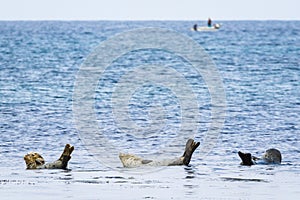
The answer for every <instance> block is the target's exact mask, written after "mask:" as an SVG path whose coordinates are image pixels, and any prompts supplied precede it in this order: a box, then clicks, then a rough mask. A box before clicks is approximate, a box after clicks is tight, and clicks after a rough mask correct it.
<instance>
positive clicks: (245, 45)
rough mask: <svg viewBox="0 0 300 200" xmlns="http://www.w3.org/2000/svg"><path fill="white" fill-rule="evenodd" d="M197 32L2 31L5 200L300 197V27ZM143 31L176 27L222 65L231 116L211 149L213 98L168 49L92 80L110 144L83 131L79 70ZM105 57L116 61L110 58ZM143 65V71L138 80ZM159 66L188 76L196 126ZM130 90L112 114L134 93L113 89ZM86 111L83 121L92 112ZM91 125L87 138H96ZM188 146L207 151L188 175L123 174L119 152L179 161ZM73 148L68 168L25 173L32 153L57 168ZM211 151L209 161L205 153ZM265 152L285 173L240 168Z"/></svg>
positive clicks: (186, 27)
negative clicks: (101, 49)
mask: <svg viewBox="0 0 300 200" xmlns="http://www.w3.org/2000/svg"><path fill="white" fill-rule="evenodd" d="M194 23H195V22H192V21H153V22H152V21H146V22H142V21H138V22H134V21H83V22H81V21H16V22H14V21H11V22H5V21H2V22H0V133H1V135H0V160H1V161H0V163H1V165H0V194H1V199H23V198H24V197H25V199H29V198H30V199H32V198H39V199H53V198H55V197H56V198H57V196H58V197H59V198H62V199H120V198H122V199H187V198H189V199H283V198H284V199H298V198H299V196H300V190H299V188H300V162H299V155H300V143H299V141H300V134H299V132H300V120H299V119H300V56H299V55H300V22H299V21H224V22H221V23H222V27H221V29H220V30H219V31H215V32H211V31H209V32H193V31H191V27H192V25H193V24H194ZM201 23H203V24H205V22H201ZM147 27H154V28H157V29H158V28H164V29H169V30H171V31H175V32H176V33H177V34H178V35H182V36H184V37H186V38H190V39H192V40H194V41H195V42H196V44H198V45H200V46H201V47H202V48H203V49H204V50H205V52H206V53H207V55H209V57H210V58H211V60H212V62H213V63H214V64H215V65H214V66H215V68H216V69H217V71H218V75H219V77H220V80H221V81H222V85H221V86H222V88H221V89H223V91H224V92H225V97H224V99H223V100H224V102H225V103H226V105H224V107H223V108H224V109H225V110H224V112H225V114H226V116H225V118H224V123H222V126H221V127H220V128H221V130H220V132H219V133H218V135H217V137H215V138H213V143H212V144H210V143H208V140H207V139H206V138H207V135H208V134H207V133H208V130H209V127H210V125H211V124H212V121H213V120H212V111H213V103H212V98H211V97H212V93H211V92H212V91H211V90H210V87H209V86H208V85H207V81H206V79H205V77H203V76H200V75H197V74H195V73H196V72H195V71H193V68H192V67H191V65H190V63H188V62H186V61H184V60H183V59H182V58H180V57H178V56H176V55H174V53H172V52H168V51H162V50H161V49H159V50H153V49H138V50H135V51H131V52H128V53H127V54H122V55H119V57H117V58H116V59H115V61H114V62H113V63H109V64H110V65H108V66H107V68H106V69H105V72H103V73H102V74H101V75H102V76H101V77H100V76H99V79H98V80H97V81H96V82H95V84H96V87H95V88H92V89H93V90H92V91H93V94H94V96H93V98H92V100H93V111H94V112H95V118H96V123H97V124H96V125H97V127H96V129H98V130H101V136H102V137H103V138H105V140H103V138H100V139H99V132H90V133H89V132H88V133H82V132H81V130H80V129H78V124H80V123H81V121H85V120H86V121H87V124H89V121H88V119H89V117H87V116H84V115H82V116H79V118H78V115H76V104H74V97H76V96H75V95H74V92H76V91H77V89H78V88H77V85H76V84H77V83H78V79H79V78H78V77H80V74H81V72H82V71H80V70H81V69H82V66H84V63H87V61H90V60H93V59H92V58H93V57H92V58H91V57H88V56H89V55H91V54H92V53H93V52H95V49H96V47H97V46H98V45H99V44H103V42H105V41H107V40H108V39H110V38H112V37H114V36H117V35H118V34H122V33H126V32H128V31H131V30H135V29H137V28H147ZM143 34H144V33H143V32H141V35H143ZM166 39H167V40H166V42H168V44H174V46H176V50H182V49H183V50H182V51H183V52H184V51H185V48H187V51H188V50H190V49H189V47H187V45H186V44H184V43H181V45H177V44H178V43H176V42H177V41H176V40H173V39H174V38H166ZM146 42H147V40H146ZM152 42H153V41H152ZM149 43H151V41H150V42H149ZM116 44H117V45H118V43H116ZM122 48H123V46H122V45H120V46H119V47H118V48H116V49H122ZM105 53H107V54H108V55H109V53H110V49H109V48H108V50H107V52H105ZM189 53H190V54H192V53H193V52H189ZM101 56H102V55H100V58H101ZM199 59H201V58H199ZM100 61H101V59H100ZM138 66H146V69H145V70H144V69H143V68H142V70H139V71H134V70H135V69H136V68H137V67H138ZM149 66H150V67H149ZM151 66H152V67H151ZM155 66H167V67H169V68H172V69H174V70H176V71H177V72H178V73H179V74H180V75H182V76H183V77H184V81H186V83H185V84H187V85H188V86H189V87H190V88H191V91H192V93H193V95H195V98H194V99H193V98H192V97H191V98H186V99H185V100H186V101H185V103H186V104H187V105H190V104H191V105H192V104H194V103H195V101H196V103H197V105H198V107H197V109H196V111H197V112H198V113H199V116H198V117H195V116H188V117H187V118H188V119H189V120H190V121H188V122H187V121H183V120H182V119H185V118H184V117H182V116H183V113H185V112H186V111H190V112H188V113H192V114H193V112H195V111H194V110H193V111H191V110H189V109H190V107H185V104H184V102H183V101H182V99H181V97H180V95H182V96H190V95H186V93H185V91H184V90H181V89H182V87H181V85H180V83H181V82H180V81H182V79H180V78H179V77H180V76H178V77H177V76H174V75H172V74H171V75H172V76H170V77H171V78H170V79H165V78H164V77H165V75H168V73H171V72H173V71H164V72H163V71H162V69H161V68H155ZM163 69H164V68H163ZM147 70H148V71H147ZM151 70H152V71H151ZM153 70H154V71H155V72H156V73H154V75H153V74H151V72H153ZM137 72H138V73H137ZM144 72H145V73H144ZM157 72H158V73H157ZM139 73H140V74H139ZM143 73H144V74H143ZM126 74H131V76H127V77H126ZM88 75H89V76H91V74H88ZM124 75H125V79H124V78H123V79H122V77H124ZM160 75H161V76H162V78H160ZM89 76H86V77H85V78H86V80H89ZM141 77H142V78H141ZM157 77H158V78H157ZM155 78H156V79H155ZM163 79H165V80H163ZM124 80H125V82H126V81H127V82H126V83H128V82H130V81H131V82H130V84H131V85H130V86H134V87H131V88H129V89H133V90H132V91H130V92H131V93H125V92H124V94H125V97H126V98H127V97H130V98H129V100H130V102H129V105H128V107H127V110H125V111H124V110H122V109H121V111H120V110H118V109H116V110H113V106H112V101H111V99H113V100H115V101H116V102H117V103H120V100H122V98H123V97H124V94H122V93H120V91H122V90H125V89H126V88H122V87H119V89H122V90H119V91H118V90H117V89H118V86H119V85H120V82H122V81H124ZM149 80H150V81H149ZM151 80H157V81H158V82H156V81H152V82H151ZM160 80H163V81H162V82H159V81H160ZM139 81H142V82H139ZM164 83H165V84H167V85H162V84H164ZM168 83H172V84H175V86H174V85H168ZM176 84H178V85H176ZM125 86H126V84H125ZM138 86H139V87H138ZM176 88H177V89H178V88H179V90H176ZM172 89H175V91H174V90H173V91H172ZM79 91H80V90H79ZM126 91H127V90H126ZM181 91H182V93H181ZM80 92H82V91H80ZM191 96H192V95H191ZM83 98H85V97H83ZM89 100H90V99H87V101H89ZM117 105H119V104H117ZM80 108H83V111H85V108H86V105H85V104H82V105H80ZM117 108H118V107H117ZM123 114H127V115H128V116H129V118H126V117H128V116H127V115H126V116H125V117H124V118H123ZM153 117H154V118H153ZM120 119H121V122H120V121H118V120H120ZM123 119H124V120H123ZM122 120H123V121H122ZM132 121H133V122H134V123H135V125H132V124H131V122H132ZM194 123H196V125H197V129H196V131H195V130H194V129H193V126H194ZM120 124H121V125H122V126H121V127H119V126H118V125H120ZM94 125H95V124H92V123H91V125H90V127H88V128H91V130H93V129H95V126H94ZM185 125H187V128H186V129H184V130H181V128H182V127H183V126H185ZM136 127H139V129H137V130H134V131H133V130H132V129H131V128H136ZM189 128H190V129H189ZM87 130H89V129H87ZM187 137H194V138H195V140H196V141H200V142H201V145H200V147H199V149H197V150H196V151H195V153H194V155H193V158H192V160H191V163H190V166H188V167H184V166H172V167H164V168H151V169H149V168H146V169H145V168H141V169H123V168H122V165H121V162H120V161H119V160H118V157H117V154H116V152H119V151H120V152H121V151H122V152H129V153H135V154H137V155H140V156H142V157H147V158H150V159H152V158H165V157H172V158H173V157H178V156H180V155H181V154H182V153H183V150H184V144H185V139H186V138H187ZM87 138H88V139H87ZM101 141H103V142H102V144H99V143H101ZM66 143H70V144H72V145H74V146H75V150H74V152H73V154H72V159H71V160H70V162H69V166H68V168H69V170H26V169H25V168H26V166H25V163H24V161H23V156H24V155H25V154H26V153H28V152H30V151H36V152H39V153H41V154H42V155H43V157H44V158H45V159H46V161H54V160H55V159H57V158H58V157H59V155H60V153H61V151H62V150H63V147H64V145H65V144H66ZM207 144H209V145H207ZM205 145H207V146H209V151H208V154H205V155H204V154H202V153H203V152H205V149H207V148H206V147H207V146H205ZM103 146H104V147H105V148H104V149H103ZM201 147H202V148H201ZM204 147H205V148H204ZM268 148H277V149H279V150H280V151H281V153H282V156H283V161H282V164H280V165H255V166H251V167H245V166H240V165H239V164H240V159H239V157H238V155H237V152H238V151H245V152H250V153H252V154H253V155H256V156H259V155H261V154H263V153H264V151H265V150H266V149H268ZM98 150H99V151H98Z"/></svg>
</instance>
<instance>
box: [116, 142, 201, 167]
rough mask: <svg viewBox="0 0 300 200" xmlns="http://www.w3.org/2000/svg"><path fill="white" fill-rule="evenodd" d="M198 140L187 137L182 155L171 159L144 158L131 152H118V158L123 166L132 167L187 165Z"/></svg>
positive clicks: (197, 144)
mask: <svg viewBox="0 0 300 200" xmlns="http://www.w3.org/2000/svg"><path fill="white" fill-rule="evenodd" d="M199 145H200V142H195V141H194V140H193V139H188V141H187V142H186V146H185V151H184V153H183V155H182V156H181V157H179V158H177V159H173V160H161V161H154V160H146V159H143V158H140V157H138V156H136V155H133V154H124V153H120V154H119V158H120V160H121V162H122V164H123V166H124V167H127V168H133V167H140V166H172V165H189V163H190V161H191V158H192V155H193V153H194V151H195V150H196V149H197V147H198V146H199Z"/></svg>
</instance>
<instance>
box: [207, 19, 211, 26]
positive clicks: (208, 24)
mask: <svg viewBox="0 0 300 200" xmlns="http://www.w3.org/2000/svg"><path fill="white" fill-rule="evenodd" d="M207 26H208V27H211V19H210V18H208V21H207Z"/></svg>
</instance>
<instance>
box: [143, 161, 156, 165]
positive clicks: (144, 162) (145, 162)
mask: <svg viewBox="0 0 300 200" xmlns="http://www.w3.org/2000/svg"><path fill="white" fill-rule="evenodd" d="M152 161H153V160H142V164H143V165H145V164H148V163H151V162H152Z"/></svg>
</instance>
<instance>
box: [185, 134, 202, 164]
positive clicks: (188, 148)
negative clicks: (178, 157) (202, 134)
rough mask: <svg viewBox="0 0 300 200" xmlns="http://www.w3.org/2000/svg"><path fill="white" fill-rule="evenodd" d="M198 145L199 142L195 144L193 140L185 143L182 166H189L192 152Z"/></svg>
mask: <svg viewBox="0 0 300 200" xmlns="http://www.w3.org/2000/svg"><path fill="white" fill-rule="evenodd" d="M199 145H200V142H195V141H194V140H193V139H189V140H188V141H187V142H186V146H185V151H184V153H183V156H182V157H183V161H182V162H183V164H184V165H189V163H190V161H191V158H192V155H193V153H194V151H195V150H196V149H197V148H198V146H199Z"/></svg>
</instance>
